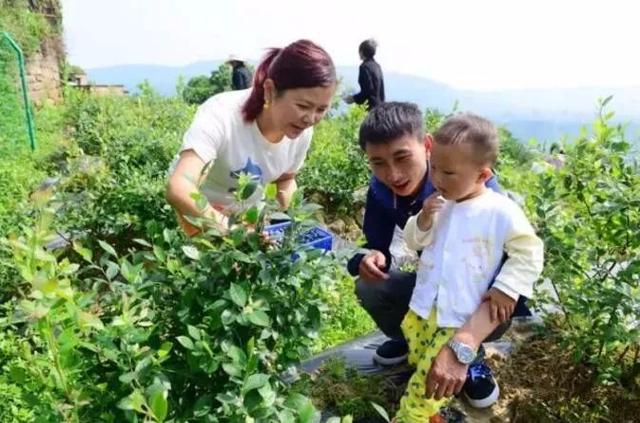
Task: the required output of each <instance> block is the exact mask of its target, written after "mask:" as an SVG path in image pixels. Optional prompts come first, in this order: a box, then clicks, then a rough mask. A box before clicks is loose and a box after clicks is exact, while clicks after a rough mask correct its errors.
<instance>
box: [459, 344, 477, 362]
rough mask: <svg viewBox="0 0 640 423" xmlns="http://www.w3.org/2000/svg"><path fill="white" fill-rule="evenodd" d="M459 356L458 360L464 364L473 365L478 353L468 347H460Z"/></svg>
mask: <svg viewBox="0 0 640 423" xmlns="http://www.w3.org/2000/svg"><path fill="white" fill-rule="evenodd" d="M457 355H458V360H460V362H461V363H463V364H471V362H472V361H473V359H474V358H476V353H475V352H474V351H473V350H472V349H471V347H468V346H467V345H460V347H459V348H458V354H457Z"/></svg>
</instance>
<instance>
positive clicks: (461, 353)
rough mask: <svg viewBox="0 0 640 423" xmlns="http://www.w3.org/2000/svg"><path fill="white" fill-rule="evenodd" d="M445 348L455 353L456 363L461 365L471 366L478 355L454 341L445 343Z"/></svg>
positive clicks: (471, 349) (468, 347)
mask: <svg viewBox="0 0 640 423" xmlns="http://www.w3.org/2000/svg"><path fill="white" fill-rule="evenodd" d="M447 346H448V347H449V348H451V350H452V351H453V352H454V353H455V355H456V358H457V359H458V361H459V362H460V363H462V364H471V363H472V362H473V360H475V359H476V356H477V355H478V353H477V352H476V351H475V350H474V349H473V348H471V347H470V346H468V345H467V344H464V343H462V342H459V341H456V340H454V339H449V342H447Z"/></svg>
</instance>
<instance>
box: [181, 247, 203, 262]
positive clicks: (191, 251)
mask: <svg viewBox="0 0 640 423" xmlns="http://www.w3.org/2000/svg"><path fill="white" fill-rule="evenodd" d="M182 251H183V252H184V254H185V255H186V256H187V257H189V258H190V259H192V260H200V251H198V249H197V248H196V247H194V246H193V245H185V246H183V247H182Z"/></svg>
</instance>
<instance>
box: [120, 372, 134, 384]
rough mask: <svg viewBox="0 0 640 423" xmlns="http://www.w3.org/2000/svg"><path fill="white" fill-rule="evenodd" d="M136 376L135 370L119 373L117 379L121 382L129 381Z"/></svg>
mask: <svg viewBox="0 0 640 423" xmlns="http://www.w3.org/2000/svg"><path fill="white" fill-rule="evenodd" d="M136 376H137V374H136V372H127V373H123V374H121V375H120V377H119V378H118V380H119V381H120V382H122V383H131V382H132V381H133V380H134V379H135V378H136Z"/></svg>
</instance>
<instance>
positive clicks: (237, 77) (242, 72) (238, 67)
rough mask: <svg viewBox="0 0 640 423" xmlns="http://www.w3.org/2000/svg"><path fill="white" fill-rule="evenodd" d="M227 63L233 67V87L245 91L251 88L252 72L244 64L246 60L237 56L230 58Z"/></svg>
mask: <svg viewBox="0 0 640 423" xmlns="http://www.w3.org/2000/svg"><path fill="white" fill-rule="evenodd" d="M227 63H228V64H229V65H231V68H232V73H231V86H232V87H233V89H234V90H245V89H247V88H249V87H250V86H251V78H252V75H251V71H250V70H249V68H247V65H246V64H245V63H244V59H241V58H240V57H238V56H236V55H233V54H232V55H231V56H229V60H227Z"/></svg>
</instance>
